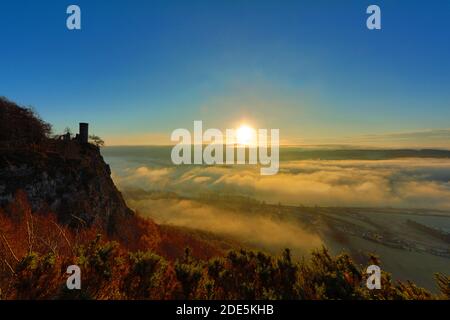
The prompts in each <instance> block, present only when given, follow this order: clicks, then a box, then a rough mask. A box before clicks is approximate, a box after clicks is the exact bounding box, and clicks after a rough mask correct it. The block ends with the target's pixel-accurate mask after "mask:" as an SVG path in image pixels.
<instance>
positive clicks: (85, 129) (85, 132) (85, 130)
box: [78, 122, 89, 143]
mask: <svg viewBox="0 0 450 320" xmlns="http://www.w3.org/2000/svg"><path fill="white" fill-rule="evenodd" d="M78 139H79V141H80V143H88V139H89V123H84V122H80V134H79V136H78Z"/></svg>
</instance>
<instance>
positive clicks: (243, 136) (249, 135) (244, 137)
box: [236, 125, 255, 146]
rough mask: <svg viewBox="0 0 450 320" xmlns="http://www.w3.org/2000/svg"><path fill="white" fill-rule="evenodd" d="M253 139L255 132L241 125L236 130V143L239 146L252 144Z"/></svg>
mask: <svg viewBox="0 0 450 320" xmlns="http://www.w3.org/2000/svg"><path fill="white" fill-rule="evenodd" d="M254 139H255V130H254V129H253V128H251V127H249V126H246V125H241V126H240V127H239V128H238V129H237V130H236V142H237V143H238V144H240V145H247V146H248V145H250V144H253V141H254Z"/></svg>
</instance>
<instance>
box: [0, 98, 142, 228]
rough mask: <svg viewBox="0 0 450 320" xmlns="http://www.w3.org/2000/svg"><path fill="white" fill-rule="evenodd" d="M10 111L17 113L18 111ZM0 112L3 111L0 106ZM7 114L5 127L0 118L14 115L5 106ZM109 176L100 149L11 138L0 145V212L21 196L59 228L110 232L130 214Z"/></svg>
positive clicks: (72, 143)
mask: <svg viewBox="0 0 450 320" xmlns="http://www.w3.org/2000/svg"><path fill="white" fill-rule="evenodd" d="M1 102H2V103H3V104H4V103H5V101H4V100H3V101H1ZM7 103H9V104H13V103H11V102H9V101H7ZM13 106H14V107H15V108H17V110H18V112H20V111H21V110H22V109H23V108H21V107H18V106H16V105H15V104H13ZM0 108H4V106H3V105H2V104H0ZM8 108H9V109H8V113H3V117H2V119H1V120H2V121H5V122H7V121H8V119H7V118H5V114H6V116H8V115H12V114H14V112H11V110H13V108H12V107H11V105H8ZM1 111H2V110H0V113H1ZM25 121H27V120H25ZM22 125H23V126H24V127H26V124H25V125H24V124H23V123H22ZM0 130H3V128H0ZM110 175H111V172H110V168H109V166H108V165H107V164H106V163H105V161H104V160H103V157H102V155H101V153H100V149H99V148H98V147H96V146H94V145H91V144H81V143H79V142H77V141H74V140H72V141H58V140H54V139H50V138H46V139H43V140H40V142H39V144H35V143H33V144H17V145H16V144H15V143H14V137H12V138H11V137H9V138H8V141H5V140H4V141H0V207H4V206H7V205H8V203H9V202H11V201H12V200H13V199H14V196H15V193H16V192H18V191H19V190H23V191H24V192H25V193H26V195H27V197H28V200H29V202H30V204H31V206H32V209H33V211H34V212H39V211H51V212H53V213H55V214H56V215H57V217H58V219H59V221H60V222H61V223H64V224H68V225H71V226H78V225H86V226H91V225H93V224H95V225H98V226H100V227H102V228H104V230H106V231H108V232H113V231H114V228H115V222H116V221H117V220H120V221H122V220H121V219H120V218H126V217H127V216H131V215H133V212H132V211H131V210H130V209H129V208H128V207H127V206H126V204H125V201H124V200H123V198H122V195H121V194H120V192H119V191H118V190H117V188H116V186H115V185H114V183H113V181H112V179H111V177H110Z"/></svg>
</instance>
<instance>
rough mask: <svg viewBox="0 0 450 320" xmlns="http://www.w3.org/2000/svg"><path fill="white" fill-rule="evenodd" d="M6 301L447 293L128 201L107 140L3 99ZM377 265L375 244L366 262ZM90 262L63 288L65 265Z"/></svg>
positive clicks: (1, 205)
mask: <svg viewBox="0 0 450 320" xmlns="http://www.w3.org/2000/svg"><path fill="white" fill-rule="evenodd" d="M0 125H1V126H0V132H1V134H0V299H59V298H63V299H67V298H73V299H179V298H185V299H358V300H359V299H383V300H384V299H448V298H449V295H450V280H449V278H448V277H446V276H444V275H439V276H437V281H438V285H439V287H440V288H441V291H442V293H441V294H439V295H433V294H431V293H429V292H428V291H427V290H424V289H422V288H419V287H418V286H416V285H415V284H413V283H411V282H406V283H402V282H394V281H392V280H391V277H390V275H389V274H387V273H384V272H383V280H382V281H383V289H382V290H378V291H370V290H368V289H367V288H366V287H365V286H364V283H365V280H366V277H367V275H366V274H365V268H364V266H362V265H358V264H355V263H354V262H353V261H352V259H351V258H350V256H349V255H347V254H342V255H338V256H336V257H333V256H331V255H330V253H329V252H328V250H327V249H325V248H323V249H321V250H316V251H314V252H313V253H312V254H311V257H310V259H309V260H307V261H304V260H301V261H298V259H294V258H293V257H292V254H291V251H290V250H289V249H286V250H284V251H283V252H281V255H280V256H274V255H269V254H267V253H263V252H257V251H253V250H249V249H243V248H239V247H240V245H239V244H238V243H236V242H232V241H229V240H227V239H224V238H221V237H219V236H216V235H213V234H210V233H208V232H204V231H202V232H201V231H196V230H192V229H190V228H186V227H185V228H180V227H174V226H162V225H158V224H156V223H155V222H154V221H153V220H151V219H144V218H142V217H140V216H139V215H138V214H137V213H135V212H133V211H132V210H130V209H129V208H128V207H127V206H126V204H125V202H124V200H123V198H122V195H121V194H120V192H119V191H118V190H117V188H116V186H115V185H114V183H113V181H112V179H111V177H110V175H111V172H110V169H109V166H108V165H107V164H106V163H105V161H104V160H103V158H102V156H101V154H100V151H99V148H98V147H96V146H94V145H92V144H90V143H82V142H81V141H80V140H77V139H60V137H54V136H51V131H50V128H51V126H50V125H49V124H47V123H45V122H44V121H43V120H41V119H39V117H37V116H36V115H35V113H34V112H33V111H32V110H31V109H27V108H23V107H20V106H18V105H16V104H14V103H12V102H10V101H8V100H6V99H0ZM372 263H376V264H378V263H380V262H379V261H378V259H377V258H376V257H374V256H371V255H370V254H367V264H372ZM73 264H76V265H78V266H79V267H80V268H81V270H82V283H83V284H82V289H81V290H73V291H70V290H67V288H66V279H67V275H66V268H67V266H69V265H73Z"/></svg>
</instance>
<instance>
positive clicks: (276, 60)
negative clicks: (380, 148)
mask: <svg viewBox="0 0 450 320" xmlns="http://www.w3.org/2000/svg"><path fill="white" fill-rule="evenodd" d="M70 4H77V5H79V6H80V7H81V11H82V30H79V31H69V30H67V29H66V17H67V14H66V8H67V6H68V5H70ZM370 4H377V5H379V6H380V7H381V12H382V30H379V31H369V30H368V29H367V28H366V19H367V16H368V15H367V14H366V13H365V11H366V8H367V6H368V5H370ZM449 15H450V2H449V1H446V0H442V1H439V0H435V1H406V0H405V1H402V0H397V1H370V2H369V1H331V0H330V1H300V0H298V1H283V0H281V1H264V0H259V1H256V0H255V1H250V0H245V1H244V0H227V1H219V0H212V1H192V0H189V1H170V0H165V1H137V0H136V1H122V0H116V1H93V0H89V1H73V2H68V1H61V0H54V1H50V0H43V1H24V0H17V1H2V2H1V3H0V38H1V41H2V46H1V49H0V70H1V77H0V95H4V96H6V97H8V98H9V99H11V100H13V101H16V102H18V103H20V104H24V105H32V106H34V107H35V108H36V110H37V111H38V112H39V113H40V115H41V116H42V117H43V118H44V119H45V120H47V121H49V122H51V123H52V124H54V128H55V131H61V130H62V129H63V128H64V127H66V126H70V127H72V128H73V129H74V131H76V128H77V123H78V122H80V121H88V122H89V123H91V128H92V130H93V131H94V132H95V133H96V134H99V135H101V136H102V137H104V139H105V140H106V142H107V144H108V143H109V144H153V143H162V142H163V141H166V140H168V137H169V134H170V132H171V131H172V130H174V129H176V128H179V127H188V128H191V127H192V121H193V120H204V122H205V126H207V127H218V128H230V127H233V126H235V125H237V124H239V123H240V122H246V123H249V124H251V125H253V126H255V127H260V128H280V130H281V138H282V140H283V141H285V142H288V143H327V142H333V143H337V142H349V141H350V142H351V139H352V137H359V138H360V137H364V136H368V135H371V136H372V135H376V136H383V135H387V136H392V134H396V133H402V134H404V133H408V132H411V137H413V139H416V137H417V133H420V132H423V131H424V130H427V132H428V133H429V131H430V130H431V131H432V130H437V129H445V130H446V129H448V128H450V59H449V57H450V26H449V25H448V19H449ZM445 130H444V131H445ZM439 132H441V133H442V132H443V131H442V130H441V131H439ZM429 136H430V135H429V134H427V137H429ZM448 137H450V134H449V136H448ZM349 139H350V140H349ZM378 140H380V139H378ZM381 140H382V139H381ZM355 141H356V140H355ZM358 141H359V140H358ZM387 142H388V141H386V143H387ZM425 143H426V141H425Z"/></svg>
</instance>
